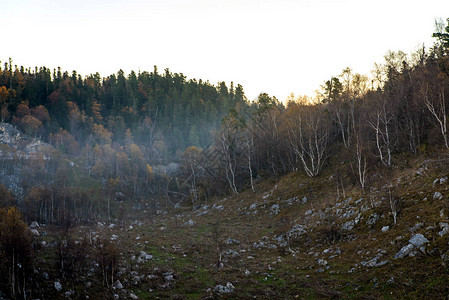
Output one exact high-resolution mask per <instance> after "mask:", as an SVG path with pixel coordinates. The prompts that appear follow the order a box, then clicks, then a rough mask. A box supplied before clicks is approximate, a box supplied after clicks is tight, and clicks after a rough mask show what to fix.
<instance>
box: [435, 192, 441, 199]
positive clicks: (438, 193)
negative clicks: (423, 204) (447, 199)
mask: <svg viewBox="0 0 449 300" xmlns="http://www.w3.org/2000/svg"><path fill="white" fill-rule="evenodd" d="M441 199H443V195H442V194H441V193H440V192H435V193H434V194H433V200H441Z"/></svg>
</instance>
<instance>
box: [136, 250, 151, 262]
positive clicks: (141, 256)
mask: <svg viewBox="0 0 449 300" xmlns="http://www.w3.org/2000/svg"><path fill="white" fill-rule="evenodd" d="M139 258H140V259H145V260H150V259H152V258H153V255H150V254H147V253H146V252H145V251H140V252H139Z"/></svg>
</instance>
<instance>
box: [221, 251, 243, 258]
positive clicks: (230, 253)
mask: <svg viewBox="0 0 449 300" xmlns="http://www.w3.org/2000/svg"><path fill="white" fill-rule="evenodd" d="M223 256H226V257H231V258H235V257H239V256H240V254H239V253H238V252H237V251H235V250H232V249H229V250H227V251H225V252H223Z"/></svg>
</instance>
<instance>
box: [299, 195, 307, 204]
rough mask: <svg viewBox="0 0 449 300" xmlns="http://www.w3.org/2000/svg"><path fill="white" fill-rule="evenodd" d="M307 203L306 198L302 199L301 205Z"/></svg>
mask: <svg viewBox="0 0 449 300" xmlns="http://www.w3.org/2000/svg"><path fill="white" fill-rule="evenodd" d="M307 201H308V199H307V197H306V196H304V197H302V199H301V204H306V203H307Z"/></svg>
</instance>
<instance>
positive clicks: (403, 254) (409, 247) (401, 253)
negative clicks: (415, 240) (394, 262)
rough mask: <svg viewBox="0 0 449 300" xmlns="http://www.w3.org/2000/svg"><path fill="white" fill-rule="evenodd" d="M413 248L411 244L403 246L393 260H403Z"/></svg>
mask: <svg viewBox="0 0 449 300" xmlns="http://www.w3.org/2000/svg"><path fill="white" fill-rule="evenodd" d="M413 248H414V246H413V245H412V244H408V245H407V246H404V247H402V248H401V250H399V252H398V253H396V255H395V256H394V257H393V258H394V259H397V258H404V257H406V256H407V255H409V253H410V252H411V251H412V250H413Z"/></svg>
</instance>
